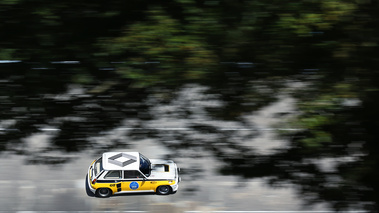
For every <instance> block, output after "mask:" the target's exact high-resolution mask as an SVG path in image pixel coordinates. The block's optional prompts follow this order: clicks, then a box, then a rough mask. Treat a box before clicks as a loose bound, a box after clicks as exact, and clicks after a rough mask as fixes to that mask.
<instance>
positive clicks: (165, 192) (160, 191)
mask: <svg viewBox="0 0 379 213" xmlns="http://www.w3.org/2000/svg"><path fill="white" fill-rule="evenodd" d="M170 192H171V187H170V186H159V187H158V188H157V193H158V194H160V195H168V194H170Z"/></svg>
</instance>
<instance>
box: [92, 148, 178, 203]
mask: <svg viewBox="0 0 379 213" xmlns="http://www.w3.org/2000/svg"><path fill="white" fill-rule="evenodd" d="M179 182H180V177H179V168H178V167H177V165H176V163H174V161H172V160H160V159H148V158H147V157H145V156H144V155H142V154H141V153H139V152H106V153H103V155H102V157H100V158H98V159H97V160H94V161H93V162H92V163H91V165H90V166H89V168H88V173H87V183H88V188H89V190H90V191H91V192H92V193H93V194H95V195H96V196H97V197H109V196H111V195H114V194H120V193H138V192H154V193H157V194H160V195H168V194H173V193H176V192H177V190H178V188H179Z"/></svg>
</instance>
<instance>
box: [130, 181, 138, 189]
mask: <svg viewBox="0 0 379 213" xmlns="http://www.w3.org/2000/svg"><path fill="white" fill-rule="evenodd" d="M129 187H130V189H132V190H136V189H138V187H139V185H138V183H137V182H135V181H133V182H131V183H130V185H129Z"/></svg>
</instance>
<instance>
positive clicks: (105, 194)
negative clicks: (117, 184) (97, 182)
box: [96, 188, 112, 197]
mask: <svg viewBox="0 0 379 213" xmlns="http://www.w3.org/2000/svg"><path fill="white" fill-rule="evenodd" d="M111 195H112V190H111V189H108V188H100V189H98V190H96V196H97V197H109V196H111Z"/></svg>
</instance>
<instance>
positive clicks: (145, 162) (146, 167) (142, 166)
mask: <svg viewBox="0 0 379 213" xmlns="http://www.w3.org/2000/svg"><path fill="white" fill-rule="evenodd" d="M150 165H151V163H150V160H149V159H148V158H147V157H145V156H143V155H142V154H140V163H139V170H140V171H141V172H142V173H143V174H144V175H145V176H146V177H149V176H150V171H151V166H150Z"/></svg>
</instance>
